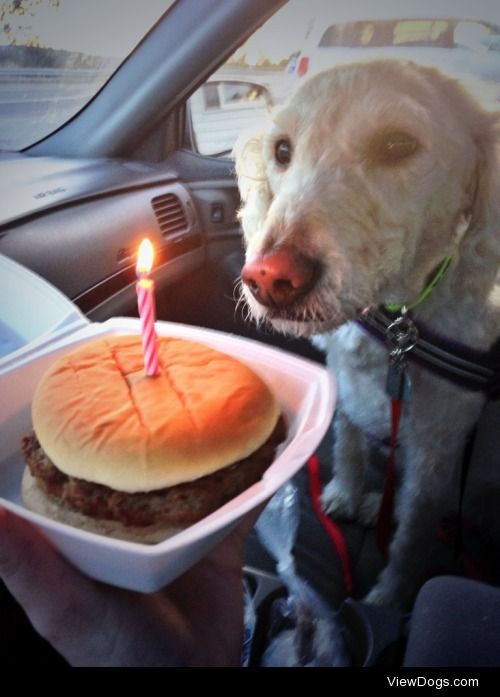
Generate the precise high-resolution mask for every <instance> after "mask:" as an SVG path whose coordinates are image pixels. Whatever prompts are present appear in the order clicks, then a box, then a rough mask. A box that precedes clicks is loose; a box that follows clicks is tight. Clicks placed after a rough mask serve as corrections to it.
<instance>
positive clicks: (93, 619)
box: [0, 509, 256, 666]
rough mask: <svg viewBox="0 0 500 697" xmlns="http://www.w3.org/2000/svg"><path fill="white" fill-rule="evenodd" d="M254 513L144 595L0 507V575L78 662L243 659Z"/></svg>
mask: <svg viewBox="0 0 500 697" xmlns="http://www.w3.org/2000/svg"><path fill="white" fill-rule="evenodd" d="M255 518H256V514H255V513H253V514H251V515H249V517H247V518H246V519H245V520H244V522H243V523H242V524H240V526H239V527H238V528H237V529H236V530H235V531H233V532H232V533H231V534H230V535H229V536H228V537H227V538H226V539H225V540H224V541H223V542H222V543H220V544H219V545H218V546H217V547H216V548H215V549H214V550H213V551H212V552H211V553H210V554H209V555H208V556H206V557H205V558H204V559H202V560H201V561H200V562H198V563H197V564H196V565H195V566H194V567H193V568H192V569H190V570H189V571H187V572H186V573H185V574H184V575H183V576H181V577H180V578H178V579H177V580H176V581H174V582H173V583H172V584H171V585H170V586H168V588H166V589H164V590H162V591H159V592H157V593H151V594H140V593H134V592H131V591H125V590H121V589H118V588H114V587H111V586H107V585H105V584H102V583H99V582H97V581H93V580H92V579H89V578H88V577H86V576H84V575H83V574H81V573H80V572H79V571H77V570H76V569H74V568H73V567H72V566H70V565H69V564H68V563H67V562H66V561H65V560H64V559H62V558H61V557H60V556H59V555H58V553H57V552H56V551H55V550H54V549H53V548H52V547H51V546H50V544H49V543H48V541H47V540H46V539H45V538H44V537H43V536H42V534H41V533H40V532H39V531H38V530H37V529H36V528H34V527H33V526H31V525H29V523H27V522H26V521H24V520H22V519H21V518H18V517H17V516H15V515H13V514H12V513H10V512H8V511H6V510H4V509H0V578H2V579H3V580H4V582H5V584H6V586H7V587H8V589H9V590H10V592H11V593H12V595H13V596H14V597H15V598H16V600H17V601H18V602H19V603H20V605H21V606H22V607H23V608H24V610H25V612H26V614H27V616H28V618H29V619H30V621H31V623H32V624H33V626H34V628H35V629H36V631H37V632H38V633H39V634H40V635H41V636H43V637H45V638H46V639H47V640H48V641H49V642H50V643H51V644H52V646H53V647H54V648H55V649H56V650H57V651H58V652H59V653H60V654H61V655H62V656H64V658H66V660H67V661H68V662H69V663H70V664H71V665H75V666H77V665H80V666H82V665H84V666H221V665H227V666H229V665H239V662H240V657H241V646H242V638H243V592H242V590H243V587H242V556H243V544H244V540H245V537H246V535H247V533H248V531H249V530H250V528H251V527H252V525H253V523H254V522H255Z"/></svg>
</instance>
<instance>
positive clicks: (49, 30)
mask: <svg viewBox="0 0 500 697" xmlns="http://www.w3.org/2000/svg"><path fill="white" fill-rule="evenodd" d="M172 2H173V0H60V1H59V7H52V6H51V4H50V0H41V2H40V3H35V2H31V1H30V0H25V5H26V8H27V10H28V11H27V12H26V13H25V14H24V15H21V16H19V15H18V14H15V15H11V16H8V17H6V19H5V20H4V22H5V21H8V22H9V24H10V25H11V26H12V28H13V30H14V31H13V33H14V35H17V38H18V43H21V44H22V43H25V41H23V38H28V39H29V38H30V37H33V36H38V37H39V40H40V43H41V44H42V45H44V46H47V47H49V48H56V49H66V50H69V51H81V52H83V53H89V54H91V55H97V56H120V55H126V54H127V53H129V51H130V50H131V49H132V48H133V47H134V46H135V45H136V44H137V43H138V41H139V39H140V38H141V37H142V36H143V35H144V34H145V33H146V32H147V30H148V29H149V28H150V27H151V26H152V25H153V24H154V23H155V22H156V21H157V19H159V17H160V16H161V15H162V14H163V12H164V11H165V9H166V8H167V7H168V6H169V5H171V4H172ZM201 2H203V0H201ZM1 4H4V3H1ZM19 39H20V40H19ZM0 43H6V38H5V35H4V34H3V33H0Z"/></svg>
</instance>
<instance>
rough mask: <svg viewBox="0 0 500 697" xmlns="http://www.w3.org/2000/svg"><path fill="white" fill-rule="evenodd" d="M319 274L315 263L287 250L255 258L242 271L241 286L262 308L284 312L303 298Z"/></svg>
mask: <svg viewBox="0 0 500 697" xmlns="http://www.w3.org/2000/svg"><path fill="white" fill-rule="evenodd" d="M319 275H320V265H319V264H318V263H317V262H315V261H313V260H312V259H308V258H307V257H305V256H303V255H302V254H299V253H298V252H296V251H295V250H293V249H291V248H287V247H281V248H280V249H277V250H275V251H271V252H269V253H267V254H258V255H256V256H254V257H253V258H251V259H250V260H249V261H247V263H246V264H245V266H244V267H243V269H242V271H241V279H242V281H243V283H244V284H245V285H246V286H247V288H248V289H249V290H250V292H251V293H252V295H253V296H254V298H255V299H256V300H257V301H258V302H259V303H260V304H261V305H264V306H265V307H270V308H278V309H283V310H286V309H289V308H291V307H293V306H295V305H297V303H298V302H299V301H300V300H302V299H303V298H305V297H306V295H307V294H308V293H310V292H311V290H312V289H313V288H314V286H315V285H316V282H317V280H318V278H319Z"/></svg>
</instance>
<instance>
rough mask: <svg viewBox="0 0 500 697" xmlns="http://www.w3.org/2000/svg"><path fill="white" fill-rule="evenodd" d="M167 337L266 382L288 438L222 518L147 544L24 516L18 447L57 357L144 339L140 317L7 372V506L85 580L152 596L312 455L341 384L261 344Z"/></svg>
mask: <svg viewBox="0 0 500 697" xmlns="http://www.w3.org/2000/svg"><path fill="white" fill-rule="evenodd" d="M156 329H157V332H158V334H159V335H160V336H161V335H163V336H175V337H181V338H185V339H190V340H193V341H199V342H201V343H204V344H207V345H209V346H211V347H213V348H215V349H218V350H220V351H224V352H226V353H228V354H231V355H233V356H235V357H236V358H237V359H238V360H240V361H242V362H246V363H247V364H248V365H250V366H251V367H252V368H253V369H254V370H255V372H257V373H258V374H259V375H260V376H261V377H262V378H263V379H264V380H265V381H266V382H267V384H268V385H269V387H270V388H271V389H272V390H273V392H274V393H275V395H276V397H277V399H278V401H279V402H280V405H281V408H282V411H283V413H284V415H285V418H286V420H287V426H288V436H287V440H286V441H285V443H284V444H283V446H282V447H280V449H279V451H278V453H277V456H276V458H275V460H274V462H273V463H272V464H271V465H270V467H269V468H268V469H267V471H266V472H265V473H264V476H263V477H262V479H261V480H260V481H259V482H257V483H256V484H254V485H253V486H251V487H250V488H249V489H247V490H246V491H244V492H243V493H242V494H240V495H239V496H237V497H236V498H234V499H232V500H231V501H229V502H228V503H227V504H225V505H224V506H222V507H221V508H219V509H218V510H217V511H215V512H214V513H212V514H211V515H209V516H207V517H206V518H204V519H203V520H201V521H199V522H198V523H196V524H195V525H192V526H190V527H189V528H186V529H185V530H183V531H182V532H180V533H178V534H177V535H175V536H173V537H171V538H169V539H167V540H164V541H163V542H161V543H159V544H156V545H142V544H137V543H133V542H127V541H122V540H116V539H112V538H108V537H105V536H101V535H95V534H93V533H88V532H86V531H83V530H79V529H77V528H73V527H70V526H68V525H64V524H61V523H58V522H56V521H53V520H50V519H48V518H45V517H43V516H40V515H38V514H36V513H33V512H31V511H29V510H27V509H26V508H25V507H24V505H23V503H22V500H21V494H20V489H21V484H20V482H21V477H22V472H23V470H24V461H23V457H22V453H21V448H20V443H21V439H22V438H23V436H25V435H27V434H28V433H29V432H30V431H31V428H32V425H31V400H32V396H33V392H34V389H35V387H36V385H37V383H38V381H39V379H40V377H41V376H42V374H43V373H44V372H45V370H46V369H47V368H48V367H49V366H50V365H51V363H52V362H53V361H55V360H56V359H57V358H58V357H59V356H61V355H63V354H64V353H66V352H68V351H70V350H72V349H74V348H76V346H77V345H79V344H82V343H84V342H87V341H90V340H93V339H97V338H99V337H103V336H107V335H114V334H139V333H140V322H139V320H137V319H130V318H113V319H111V320H108V321H107V322H103V323H102V324H91V323H88V322H86V321H84V322H83V326H81V327H80V328H79V329H77V330H76V331H73V332H71V333H66V334H64V335H62V336H61V335H57V333H56V334H55V335H53V336H52V338H51V339H50V340H47V341H45V342H44V343H42V344H38V345H37V346H36V347H33V348H32V350H30V351H28V352H26V353H25V354H24V355H23V356H22V357H20V358H18V360H17V361H16V363H13V362H12V363H11V364H10V366H9V369H8V370H4V372H3V375H1V377H0V380H1V398H0V504H1V505H3V506H5V507H6V508H8V509H10V510H12V511H13V512H15V513H17V514H18V515H20V516H21V517H23V518H25V519H27V520H29V521H31V522H32V523H34V524H35V525H36V526H37V527H38V528H39V529H40V530H41V531H42V533H43V534H44V535H45V536H46V537H48V538H49V540H50V541H51V542H52V544H53V545H54V546H55V547H56V548H57V549H58V550H59V551H60V553H61V554H62V555H63V556H65V557H66V558H67V559H68V560H69V561H70V562H71V563H72V564H73V565H74V566H76V567H77V568H79V569H80V570H81V571H83V572H84V573H86V574H87V575H89V576H91V577H93V578H95V579H97V580H100V581H103V582H105V583H110V584H113V585H116V586H120V587H123V588H128V589H131V590H135V591H140V592H152V591H156V590H158V589H159V588H161V587H163V586H165V585H166V584H167V583H169V582H170V581H172V580H173V579H174V578H176V577H177V576H179V575H180V574H182V573H183V572H184V571H185V570H187V569H188V568H189V567H190V566H192V565H193V564H194V563H195V562H196V561H198V560H199V559H201V558H202V557H203V556H204V555H205V554H206V553H207V552H208V551H209V550H210V549H211V548H212V547H214V546H215V545H216V544H217V542H218V541H219V540H221V539H222V538H223V537H224V536H226V535H227V534H228V533H229V532H230V531H231V530H232V529H233V528H234V527H235V526H236V525H237V523H238V522H239V521H240V520H241V518H242V517H243V516H244V515H245V514H246V513H247V512H248V511H250V510H252V509H253V508H255V507H256V506H258V505H259V504H261V503H263V502H265V501H266V500H268V499H269V498H270V497H271V496H272V495H273V494H274V493H275V492H276V491H277V489H278V488H279V487H280V486H281V485H282V484H284V483H285V482H286V481H287V480H288V479H290V477H292V476H293V475H294V474H295V472H297V471H298V470H299V469H300V467H301V466H302V465H303V464H304V463H305V462H306V460H307V458H308V457H309V456H310V455H311V454H312V453H313V452H314V450H315V448H316V446H317V445H318V444H319V442H320V441H321V439H322V437H323V435H324V433H325V432H326V430H327V428H328V426H329V424H330V422H331V418H332V415H333V409H334V404H335V395H336V392H335V381H334V378H333V375H332V374H331V373H330V372H328V371H327V370H326V369H325V368H324V367H323V366H321V365H319V364H317V363H313V362H311V361H308V360H305V359H303V358H299V357H298V356H295V355H294V354H291V353H287V352H285V351H281V350H279V349H275V348H271V347H269V346H267V345H265V344H262V343H260V342H257V341H251V340H248V339H243V338H240V337H236V336H233V335H230V334H225V333H222V332H217V331H212V330H208V329H201V328H199V327H192V326H186V325H180V324H173V323H168V322H157V323H156Z"/></svg>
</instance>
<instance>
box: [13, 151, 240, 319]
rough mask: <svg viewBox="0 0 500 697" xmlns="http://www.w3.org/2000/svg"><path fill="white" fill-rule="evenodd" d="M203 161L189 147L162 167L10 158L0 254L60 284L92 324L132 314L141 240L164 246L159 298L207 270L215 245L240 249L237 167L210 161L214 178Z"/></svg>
mask: <svg viewBox="0 0 500 697" xmlns="http://www.w3.org/2000/svg"><path fill="white" fill-rule="evenodd" d="M199 160H201V158H197V157H196V155H193V154H192V153H189V152H187V151H184V152H183V151H178V152H177V153H176V154H175V156H173V157H172V158H170V159H167V160H165V161H164V162H162V163H145V162H139V161H126V160H117V159H116V160H115V159H95V160H83V159H82V160H76V159H63V158H46V157H43V158H39V157H38V158H32V157H30V156H24V155H22V154H15V155H12V156H5V157H3V158H1V159H0V170H2V169H3V170H4V173H3V175H2V177H1V178H0V181H2V182H3V184H2V185H1V188H3V189H4V191H3V194H2V200H4V201H5V202H6V206H5V207H4V209H3V212H2V214H1V219H0V253H2V254H5V255H6V256H9V257H11V258H13V259H15V260H16V261H18V262H19V263H21V264H24V265H25V266H27V267H28V268H30V269H31V270H33V271H35V272H36V273H38V274H39V275H40V276H42V277H43V278H45V279H46V280H48V281H49V282H51V283H52V284H53V285H54V286H56V287H57V288H59V289H60V290H61V291H62V292H63V293H65V295H67V297H68V298H70V299H71V300H72V301H73V302H74V303H75V304H76V305H77V307H78V308H80V310H81V311H82V312H84V313H85V314H86V315H88V316H89V317H90V319H93V320H103V319H107V318H108V317H110V316H112V315H120V314H130V313H133V311H134V308H135V291H134V282H135V279H136V275H135V263H136V252H137V247H138V245H139V242H140V241H141V239H142V238H144V237H149V238H150V239H151V241H152V242H153V245H154V248H155V267H154V268H155V270H154V275H153V277H154V279H155V281H156V284H157V292H158V293H159V294H161V292H162V289H163V288H164V287H166V286H171V285H172V284H175V283H176V282H178V281H179V280H181V279H183V278H188V277H189V276H190V275H191V274H193V273H196V271H197V270H198V269H201V268H202V267H203V266H204V264H205V262H206V259H207V255H208V251H207V250H208V247H209V245H210V243H211V242H212V243H213V242H214V241H216V240H220V239H225V238H227V237H229V238H230V239H232V240H233V244H234V242H235V241H238V244H239V238H240V237H241V233H240V229H239V225H238V223H237V220H236V210H237V206H238V202H239V199H238V195H237V191H236V188H235V184H234V179H233V177H232V172H231V163H230V162H229V161H223V160H218V161H214V162H213V163H212V164H211V165H210V164H209V167H211V169H212V170H213V169H214V168H215V172H216V178H215V180H214V179H213V174H214V172H213V171H211V172H210V173H209V175H210V176H209V177H208V178H205V176H204V169H205V170H206V168H207V164H206V162H207V160H206V159H205V160H204V161H205V165H204V166H201V165H200V163H199ZM187 179H189V180H190V182H189V184H188V183H186V181H187ZM34 250H36V254H34Z"/></svg>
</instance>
